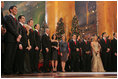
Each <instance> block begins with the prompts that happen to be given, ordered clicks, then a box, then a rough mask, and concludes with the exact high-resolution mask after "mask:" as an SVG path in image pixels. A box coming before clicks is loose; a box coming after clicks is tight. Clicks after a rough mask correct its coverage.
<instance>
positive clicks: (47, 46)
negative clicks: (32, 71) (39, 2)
mask: <svg viewBox="0 0 118 79" xmlns="http://www.w3.org/2000/svg"><path fill="white" fill-rule="evenodd" d="M42 52H43V58H44V72H49V71H50V70H49V59H50V52H51V40H50V37H49V29H48V28H46V29H45V34H44V35H43V36H42Z"/></svg>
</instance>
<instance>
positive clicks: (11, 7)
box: [9, 5, 17, 13]
mask: <svg viewBox="0 0 118 79" xmlns="http://www.w3.org/2000/svg"><path fill="white" fill-rule="evenodd" d="M14 7H16V8H17V6H15V5H13V6H10V7H9V12H10V13H11V11H10V10H11V9H13V8H14Z"/></svg>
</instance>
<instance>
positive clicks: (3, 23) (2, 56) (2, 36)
mask: <svg viewBox="0 0 118 79" xmlns="http://www.w3.org/2000/svg"><path fill="white" fill-rule="evenodd" d="M3 8H4V1H1V72H2V73H3V72H4V71H3V68H4V67H3V66H4V53H5V40H4V39H5V33H6V28H5V19H4V16H3Z"/></svg>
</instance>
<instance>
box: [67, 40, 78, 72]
mask: <svg viewBox="0 0 118 79" xmlns="http://www.w3.org/2000/svg"><path fill="white" fill-rule="evenodd" d="M79 45H80V44H79V43H78V42H77V41H76V40H71V41H70V44H69V46H70V51H71V54H70V55H71V67H72V70H73V71H79V61H80V59H79V53H80V46H79ZM77 48H78V49H79V51H76V49H77Z"/></svg>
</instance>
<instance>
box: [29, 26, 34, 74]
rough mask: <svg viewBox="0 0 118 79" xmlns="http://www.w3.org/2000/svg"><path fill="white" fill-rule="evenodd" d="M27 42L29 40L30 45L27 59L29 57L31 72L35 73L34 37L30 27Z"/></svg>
mask: <svg viewBox="0 0 118 79" xmlns="http://www.w3.org/2000/svg"><path fill="white" fill-rule="evenodd" d="M29 40H30V45H31V47H32V48H31V50H30V51H29V57H30V66H31V72H35V53H34V52H35V51H34V49H35V36H34V31H33V29H32V28H31V27H30V30H29Z"/></svg>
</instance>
